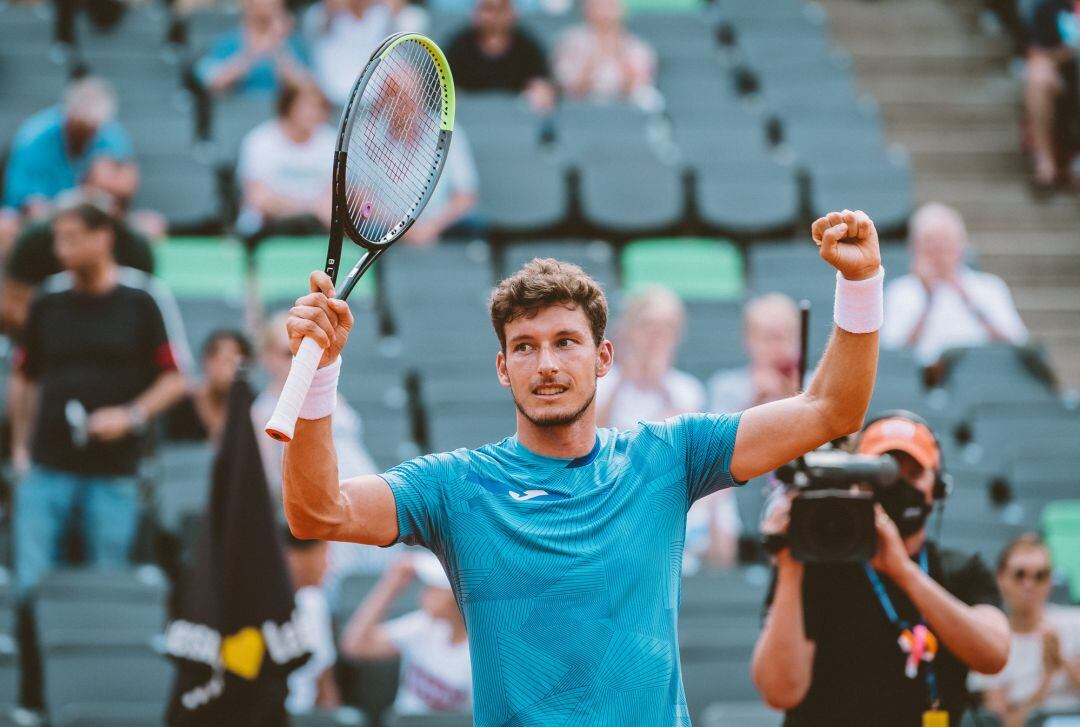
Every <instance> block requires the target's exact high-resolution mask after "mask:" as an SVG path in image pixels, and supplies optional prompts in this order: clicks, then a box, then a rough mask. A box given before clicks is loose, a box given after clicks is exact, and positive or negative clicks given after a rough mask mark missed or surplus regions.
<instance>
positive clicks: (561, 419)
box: [510, 375, 597, 428]
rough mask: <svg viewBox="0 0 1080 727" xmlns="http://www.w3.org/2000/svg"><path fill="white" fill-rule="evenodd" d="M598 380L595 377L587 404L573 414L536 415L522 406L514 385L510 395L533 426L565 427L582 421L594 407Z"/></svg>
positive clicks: (551, 413) (552, 413)
mask: <svg viewBox="0 0 1080 727" xmlns="http://www.w3.org/2000/svg"><path fill="white" fill-rule="evenodd" d="M596 378H597V377H596V376H595V375H594V376H593V379H592V390H591V391H590V392H589V396H588V398H586V399H585V403H583V404H582V405H581V406H580V407H579V408H578V409H576V410H574V411H573V412H571V413H567V412H565V411H554V412H550V413H547V414H544V415H536V414H533V413H530V412H529V410H528V409H526V408H525V407H524V406H523V405H522V404H521V400H520V399H518V395H517V392H516V391H514V387H513V385H512V384H511V386H510V394H511V395H512V396H513V397H514V406H516V407H517V410H518V411H519V412H521V415H522V416H523V417H525V418H526V419H528V420H529V422H530V423H531V424H532V425H533V426H536V427H543V428H551V427H565V426H568V425H570V424H573V423H574V422H576V421H577V420H579V419H581V417H582V416H583V415H584V414H585V412H586V411H588V409H589V407H590V406H592V403H593V399H595V398H596Z"/></svg>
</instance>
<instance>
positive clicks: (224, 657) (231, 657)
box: [221, 626, 266, 681]
mask: <svg viewBox="0 0 1080 727" xmlns="http://www.w3.org/2000/svg"><path fill="white" fill-rule="evenodd" d="M265 655H266V644H265V643H264V642H263V636H262V634H261V633H259V630H258V629H257V628H254V627H252V626H248V627H247V628H246V629H240V630H239V631H237V632H236V633H235V634H233V635H232V636H227V637H225V639H224V640H223V641H222V642H221V663H222V665H223V666H224V667H225V668H226V669H228V670H229V671H231V672H232V673H233V674H236V675H237V676H240V677H243V678H244V679H247V680H249V681H250V680H254V679H255V677H257V676H259V669H261V668H262V663H263V657H264V656H265Z"/></svg>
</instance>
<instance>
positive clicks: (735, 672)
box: [679, 645, 758, 723]
mask: <svg viewBox="0 0 1080 727" xmlns="http://www.w3.org/2000/svg"><path fill="white" fill-rule="evenodd" d="M679 651H680V659H681V660H682V677H683V688H684V689H685V691H686V705H687V707H688V708H689V710H690V718H691V720H693V721H694V722H695V723H697V722H699V721H701V719H702V716H703V714H704V712H705V709H706V708H707V707H708V706H709V705H710V704H715V703H716V702H721V701H750V700H752V699H756V698H757V697H758V693H757V690H756V689H755V688H754V685H753V683H752V682H751V681H750V657H751V654H752V653H753V645H750V646H747V647H741V648H725V649H722V650H718V649H716V648H715V647H712V646H709V647H706V648H704V649H695V648H691V647H686V646H683V647H681V648H680V650H679Z"/></svg>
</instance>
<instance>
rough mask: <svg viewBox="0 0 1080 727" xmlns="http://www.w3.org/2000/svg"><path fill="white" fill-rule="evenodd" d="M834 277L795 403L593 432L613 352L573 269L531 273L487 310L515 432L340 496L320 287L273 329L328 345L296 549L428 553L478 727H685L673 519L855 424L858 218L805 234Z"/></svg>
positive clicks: (288, 489) (305, 416) (313, 401)
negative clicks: (456, 611)
mask: <svg viewBox="0 0 1080 727" xmlns="http://www.w3.org/2000/svg"><path fill="white" fill-rule="evenodd" d="M813 237H814V239H815V241H816V243H817V244H818V246H819V247H820V254H821V257H822V258H823V259H825V260H826V261H828V262H829V263H830V264H831V265H833V266H834V267H835V268H837V270H838V271H839V272H838V275H837V307H836V315H835V318H836V321H837V329H836V331H835V333H834V335H833V337H832V340H831V341H830V343H829V347H828V349H827V350H826V352H825V355H824V357H823V358H822V361H821V362H820V364H819V365H818V367H817V369H816V372H815V374H814V377H813V380H812V381H811V383H810V385H809V387H808V388H807V390H806V392H804V393H802V394H799V395H798V396H794V397H791V398H788V399H783V400H780V401H776V402H772V403H769V404H765V405H762V406H758V407H754V408H752V409H748V410H747V411H745V412H742V413H741V414H739V413H736V414H721V415H712V414H686V415H682V416H678V417H674V418H671V419H668V420H666V421H663V422H650V423H640V424H638V426H636V427H634V428H632V429H630V430H628V431H624V432H620V431H617V430H614V429H598V428H597V427H596V405H595V403H594V397H595V394H596V382H597V379H598V378H599V377H602V376H604V375H605V374H607V372H608V371H609V370H610V368H611V365H612V362H613V360H614V350H613V348H612V345H611V343H610V342H609V341H607V340H606V339H605V338H604V327H605V325H606V322H607V303H606V301H605V299H604V295H603V293H602V292H601V290H600V288H599V286H597V285H596V283H595V282H594V281H593V280H592V279H590V278H589V277H588V276H587V275H585V274H584V273H583V272H582V271H581V270H580V268H577V267H576V266H573V265H569V264H566V263H560V262H558V261H555V260H551V259H547V260H534V261H532V262H531V263H529V264H528V265H526V266H525V267H524V268H523V269H522V270H521V271H520V272H518V273H517V274H515V275H514V276H512V277H510V278H508V279H506V280H504V281H503V282H502V283H500V284H499V286H498V287H497V288H496V289H495V291H494V293H493V294H492V298H491V319H492V323H493V325H494V328H495V333H496V335H497V336H498V339H499V344H500V348H499V351H498V354H497V356H496V370H497V374H498V377H499V380H500V382H501V383H502V384H503V386H505V387H507V388H509V389H510V393H511V395H512V396H513V399H514V403H515V404H516V406H517V433H516V434H514V435H513V436H510V437H507V438H506V439H504V440H503V441H501V442H499V443H497V444H489V445H485V446H483V447H480V448H479V449H476V450H465V449H461V450H457V451H455V452H448V453H442V454H431V455H427V456H425V457H420V458H418V459H415V460H412V461H410V462H406V463H404V464H402V465H399V466H398V467H395V468H393V469H391V470H389V471H388V472H385V473H383V474H382V475H372V476H365V477H357V478H353V479H349V480H346V481H344V482H339V481H338V477H337V469H336V467H337V464H336V461H335V453H334V445H333V440H332V437H331V422H330V416H329V414H330V412H332V410H333V401H334V397H333V394H332V392H333V390H334V387H335V386H336V371H337V370H338V369H340V358H339V356H338V354H339V352H340V351H341V348H342V346H343V345H344V343H345V340H346V338H347V337H348V333H349V329H350V328H351V327H352V324H353V320H352V317H351V315H350V314H349V310H348V307H347V306H346V305H345V303H343V302H341V301H338V300H333V299H331V298H330V297H328V296H332V295H333V290H332V285H331V282H330V279H329V278H328V277H327V276H325V275H324V274H323V273H321V272H316V273H313V274H312V279H311V282H312V289H313V290H315V291H316V292H314V293H312V294H310V295H308V296H305V297H303V298H301V299H300V300H298V301H297V307H295V308H293V310H292V315H291V317H290V318H289V321H288V329H289V333H290V337H291V339H292V344H293V347H294V350H295V348H296V346H298V345H299V341H300V340H301V339H302V338H303V337H305V336H307V337H312V338H314V339H315V340H317V341H318V342H319V343H320V344H321V345H322V346H323V348H324V349H325V351H324V355H323V360H322V361H321V362H320V370H319V372H318V373H317V375H316V380H315V382H314V383H313V385H312V390H311V392H310V393H309V394H308V397H307V399H306V400H305V402H304V406H303V408H302V409H301V417H302V418H301V420H300V421H299V422H297V426H296V431H295V435H294V438H293V440H292V442H291V443H290V444H289V445H288V446H287V447H286V450H285V461H284V505H285V513H286V516H287V517H288V520H289V525H290V527H291V528H292V530H293V532H294V533H295V534H296V535H297V536H298V537H301V538H322V539H328V540H346V541H352V542H359V543H368V544H373V545H388V544H390V543H394V542H399V541H401V542H406V543H411V544H419V545H423V546H426V547H427V548H430V549H431V550H432V551H433V552H434V553H435V554H436V555H437V556H438V557H439V559H440V560H441V561H442V563H443V565H444V566H445V567H446V571H447V573H448V575H449V577H450V582H451V584H452V585H453V588H454V594H455V596H456V598H457V601H458V605H459V607H460V608H461V611H462V613H463V615H464V618H465V624H466V627H467V629H468V633H469V645H470V650H471V655H472V656H471V660H472V670H473V685H474V700H473V709H474V719H475V723H476V724H477V725H483V726H484V727H488V726H491V725H525V724H537V725H540V724H542V725H545V726H548V725H564V724H565V725H582V724H589V725H627V724H640V725H689V723H690V717H689V713H688V710H687V706H686V698H685V696H684V694H683V688H682V680H681V675H680V668H679V649H678V636H677V630H676V622H677V616H678V609H679V600H680V585H681V580H680V569H681V565H682V550H683V539H684V536H685V528H686V512H687V510H688V509H689V507H690V505H691V504H692V503H693V502H694V501H695V500H697V499H698V498H700V497H703V496H705V495H707V494H709V493H711V492H715V491H717V490H719V489H722V488H724V487H730V486H732V485H737V484H741V483H743V482H745V481H747V480H749V479H751V478H753V477H756V476H758V475H760V474H762V473H765V472H768V471H769V470H772V469H774V468H776V467H777V466H778V465H780V464H783V463H785V462H788V461H790V460H792V459H794V458H795V457H797V456H799V455H801V454H803V453H805V452H807V451H809V450H811V449H814V448H816V447H818V446H820V445H821V444H824V443H825V442H827V441H830V440H832V439H835V438H838V437H840V436H842V435H845V434H848V433H850V432H853V431H855V430H857V429H858V428H859V426H860V425H861V422H862V419H863V416H864V414H865V412H866V408H867V405H868V403H869V400H870V394H871V391H872V389H873V383H874V372H875V370H876V366H877V328H878V327H880V324H881V281H882V279H883V271H882V270H881V266H880V260H881V258H880V252H879V249H878V239H877V233H876V231H875V230H874V226H873V223H872V222H871V220H870V219H869V217H867V216H866V215H865V214H864V213H862V212H850V211H847V210H845V211H844V212H834V213H831V214H829V215H828V216H827V217H823V218H821V219H819V220H817V221H816V222H815V223H814V226H813Z"/></svg>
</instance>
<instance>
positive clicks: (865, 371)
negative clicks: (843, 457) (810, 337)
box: [805, 328, 878, 439]
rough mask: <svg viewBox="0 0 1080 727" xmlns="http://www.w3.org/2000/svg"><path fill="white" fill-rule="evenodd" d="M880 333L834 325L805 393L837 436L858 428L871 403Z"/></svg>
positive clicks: (834, 436) (833, 434)
mask: <svg viewBox="0 0 1080 727" xmlns="http://www.w3.org/2000/svg"><path fill="white" fill-rule="evenodd" d="M877 361H878V333H877V331H874V332H873V333H851V332H849V331H845V330H844V329H842V328H834V329H833V335H832V337H831V338H830V339H829V345H828V346H827V347H826V348H825V354H824V355H823V356H822V358H821V363H820V364H819V365H818V368H817V371H816V372H815V373H814V377H813V379H812V380H811V381H810V386H809V387H807V390H806V394H805V396H806V397H807V398H808V399H809V400H810V401H811V402H812V403H813V404H814V406H815V407H816V408H817V409H818V410H819V411H820V412H821V415H822V418H823V420H824V421H825V422H826V425H827V427H828V429H829V431H830V432H831V433H832V436H830V437H829V439H836V438H838V437H842V436H844V435H846V434H850V433H852V432H855V431H858V429H859V428H860V427H861V426H862V423H863V417H865V416H866V410H867V408H868V407H869V406H870V395H871V394H873V392H874V377H875V375H876V372H877Z"/></svg>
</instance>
